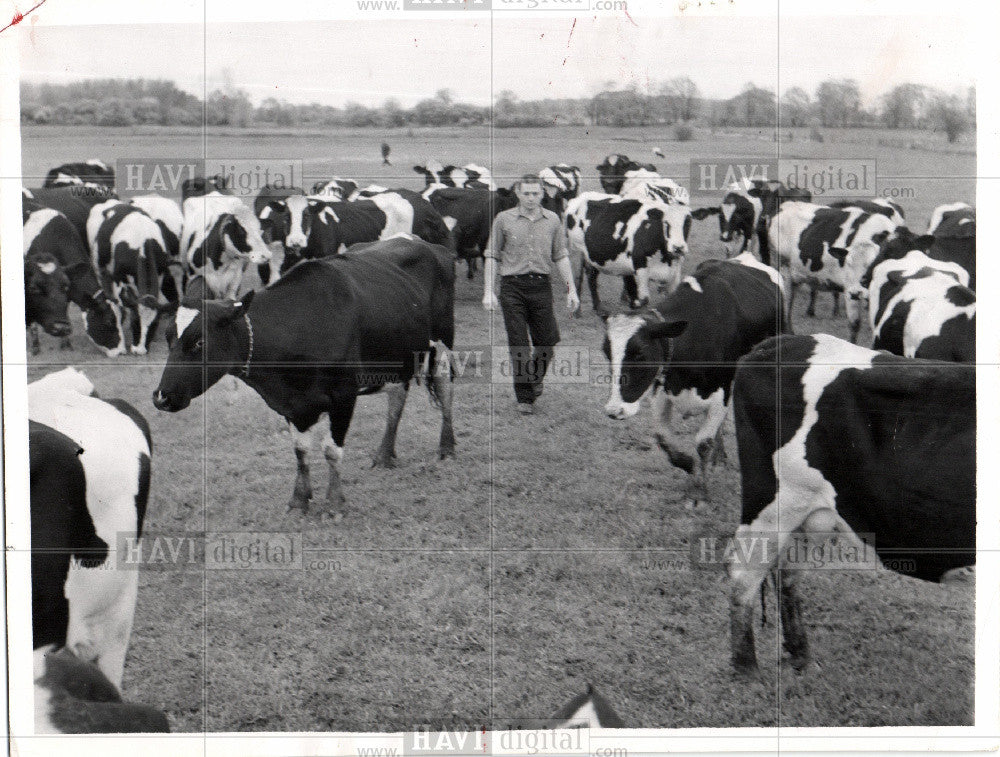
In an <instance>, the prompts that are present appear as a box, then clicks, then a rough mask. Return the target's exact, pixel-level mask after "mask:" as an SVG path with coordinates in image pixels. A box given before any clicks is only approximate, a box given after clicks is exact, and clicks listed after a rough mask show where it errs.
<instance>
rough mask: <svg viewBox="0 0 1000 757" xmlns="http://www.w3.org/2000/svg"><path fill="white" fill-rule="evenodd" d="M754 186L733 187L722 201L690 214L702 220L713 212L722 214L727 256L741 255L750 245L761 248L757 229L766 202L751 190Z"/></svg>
mask: <svg viewBox="0 0 1000 757" xmlns="http://www.w3.org/2000/svg"><path fill="white" fill-rule="evenodd" d="M751 191H753V190H735V189H734V190H730V191H727V192H726V194H725V196H724V197H723V198H722V203H721V204H719V205H717V206H714V207H707V208H698V209H697V210H694V211H692V213H691V215H692V217H693V218H694V219H695V220H698V221H701V220H703V219H705V218H707V217H708V216H710V215H717V216H719V240H720V241H721V242H722V243H723V245H724V246H725V250H726V257H733V256H734V255H741V254H742V253H743V252H744V251H745V250H746V249H747V247H751V249H753V248H754V247H755V246H756V247H757V249H758V250H759V249H760V247H759V244H758V245H754V244H753V243H754V241H755V240H757V239H758V237H757V229H758V227H759V225H760V223H761V220H762V218H763V210H764V205H763V202H762V201H761V199H760V197H759V196H755V195H752V194H750V192H751Z"/></svg>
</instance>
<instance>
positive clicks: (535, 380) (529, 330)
mask: <svg viewBox="0 0 1000 757" xmlns="http://www.w3.org/2000/svg"><path fill="white" fill-rule="evenodd" d="M500 308H501V309H502V310H503V322H504V326H506V327H507V344H508V345H509V346H510V364H511V375H512V376H513V379H514V395H515V396H516V397H517V401H518V402H527V403H533V402H534V401H535V387H536V386H541V384H542V379H543V378H544V377H545V371H546V370H548V367H549V361H551V360H552V355H553V353H554V351H555V350H554V348H555V345H557V344H558V343H559V326H558V325H557V324H556V316H555V313H554V312H553V310H552V285H551V284H550V283H549V277H548V276H546V275H543V274H538V273H528V274H523V275H520V276H504V277H503V278H501V279H500ZM529 336H530V341H529ZM531 345H534V349H532V347H531Z"/></svg>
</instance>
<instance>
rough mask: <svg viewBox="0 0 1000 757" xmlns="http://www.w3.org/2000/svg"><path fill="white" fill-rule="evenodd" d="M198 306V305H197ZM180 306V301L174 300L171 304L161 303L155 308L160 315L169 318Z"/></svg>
mask: <svg viewBox="0 0 1000 757" xmlns="http://www.w3.org/2000/svg"><path fill="white" fill-rule="evenodd" d="M199 304H200V303H199ZM180 306H181V301H180V300H174V301H173V302H162V303H159V304H158V305H157V306H156V309H157V310H158V311H159V312H160V314H161V315H166V316H171V315H173V314H174V313H176V312H177V308H179V307H180Z"/></svg>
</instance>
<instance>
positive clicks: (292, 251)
mask: <svg viewBox="0 0 1000 757" xmlns="http://www.w3.org/2000/svg"><path fill="white" fill-rule="evenodd" d="M413 194H414V195H415V197H416V199H418V200H419V201H420V203H421V208H420V212H421V217H420V221H421V223H422V224H425V225H426V223H427V222H428V221H429V220H431V219H430V215H429V214H433V216H434V217H435V218H436V219H437V223H438V224H439V227H438V230H437V233H436V234H435V235H434V236H435V237H436V238H438V239H440V240H441V241H445V240H446V239H447V234H448V230H447V228H446V227H445V224H444V221H443V220H441V218H440V216H439V215H438V214H437V211H436V210H434V208H433V207H432V206H431V204H430V203H428V202H427V201H425V200H424V199H423V198H421V197H420V196H419V195H417V194H416V193H413ZM268 210H270V213H271V214H273V215H275V216H281V217H282V218H283V220H282V224H283V226H286V227H287V228H288V233H287V234H286V235H285V237H284V239H283V240H282V242H283V244H284V247H285V259H284V261H283V262H282V265H281V272H282V274H284V273H285V272H286V271H287V270H288V269H290V268H291V267H292V266H293V265H295V264H296V263H298V262H299V261H301V260H309V259H313V258H323V257H327V256H329V255H337V254H339V253H341V252H343V251H344V250H345V249H347V248H348V247H350V246H351V245H353V244H359V243H363V242H375V241H378V240H383V239H388V238H389V237H392V236H394V235H395V234H412V233H413V231H414V222H415V221H416V220H417V219H416V218H415V209H414V205H413V204H412V203H411V202H410V201H409V200H407V199H405V198H404V197H403V196H402V195H400V194H399V193H397V192H385V193H382V194H379V195H376V196H374V197H372V198H371V199H370V200H358V201H356V202H329V201H327V200H324V199H322V198H317V197H304V196H302V197H300V196H293V197H287V198H285V199H284V200H274V201H272V202H270V203H269V204H268V206H267V208H265V209H264V210H263V211H261V215H264V214H265V213H268ZM422 231H424V232H425V233H427V231H426V228H423V229H422Z"/></svg>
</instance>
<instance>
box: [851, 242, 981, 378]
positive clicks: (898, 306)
mask: <svg viewBox="0 0 1000 757" xmlns="http://www.w3.org/2000/svg"><path fill="white" fill-rule="evenodd" d="M880 258H881V255H880V256H879V258H876V259H875V262H874V263H873V264H872V266H871V268H870V269H869V270H868V272H867V273H866V274H865V278H864V279H863V280H862V282H861V283H862V284H863V285H867V286H868V316H869V320H870V322H871V326H872V334H873V335H874V341H873V342H872V349H876V350H889V352H892V353H894V354H896V355H903V356H905V357H917V358H928V359H931V360H949V361H953V362H957V363H974V362H975V361H976V293H975V292H973V291H972V290H971V289H969V288H968V287H967V286H965V284H966V283H968V281H969V274H968V273H967V272H966V271H965V269H964V268H962V267H961V266H960V265H958V264H957V263H942V262H941V261H938V260H934V259H932V258H929V257H928V256H927V255H925V254H924V253H923V252H921V251H920V250H910V251H909V252H908V253H907V254H906V255H905V256H903V257H902V258H885V259H880Z"/></svg>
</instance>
